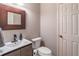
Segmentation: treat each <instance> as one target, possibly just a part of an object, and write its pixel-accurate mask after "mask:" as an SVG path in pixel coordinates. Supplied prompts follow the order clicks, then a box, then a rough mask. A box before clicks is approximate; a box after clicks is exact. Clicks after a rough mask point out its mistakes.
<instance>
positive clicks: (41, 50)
mask: <svg viewBox="0 0 79 59" xmlns="http://www.w3.org/2000/svg"><path fill="white" fill-rule="evenodd" d="M38 54H39V55H40V56H51V55H52V51H51V50H50V49H49V48H47V47H40V48H38Z"/></svg>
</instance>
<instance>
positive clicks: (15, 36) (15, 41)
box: [12, 34, 17, 42]
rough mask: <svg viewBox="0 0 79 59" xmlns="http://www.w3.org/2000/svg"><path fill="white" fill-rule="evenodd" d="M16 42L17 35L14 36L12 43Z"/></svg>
mask: <svg viewBox="0 0 79 59" xmlns="http://www.w3.org/2000/svg"><path fill="white" fill-rule="evenodd" d="M16 41H17V35H16V34H14V40H13V41H12V42H16Z"/></svg>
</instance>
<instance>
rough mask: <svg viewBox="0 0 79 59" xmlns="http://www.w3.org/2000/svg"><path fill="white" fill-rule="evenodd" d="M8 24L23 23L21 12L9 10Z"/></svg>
mask: <svg viewBox="0 0 79 59" xmlns="http://www.w3.org/2000/svg"><path fill="white" fill-rule="evenodd" d="M8 25H21V14H17V13H13V12H8Z"/></svg>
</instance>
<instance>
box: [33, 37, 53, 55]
mask: <svg viewBox="0 0 79 59" xmlns="http://www.w3.org/2000/svg"><path fill="white" fill-rule="evenodd" d="M41 40H42V38H41V37H38V38H34V39H32V42H33V43H32V48H33V49H34V50H33V55H34V56H52V51H51V50H50V49H49V48H47V47H40V43H41Z"/></svg>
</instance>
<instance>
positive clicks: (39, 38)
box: [32, 37, 42, 42]
mask: <svg viewBox="0 0 79 59" xmlns="http://www.w3.org/2000/svg"><path fill="white" fill-rule="evenodd" d="M38 40H42V38H41V37H37V38H34V39H32V41H33V42H34V41H38Z"/></svg>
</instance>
